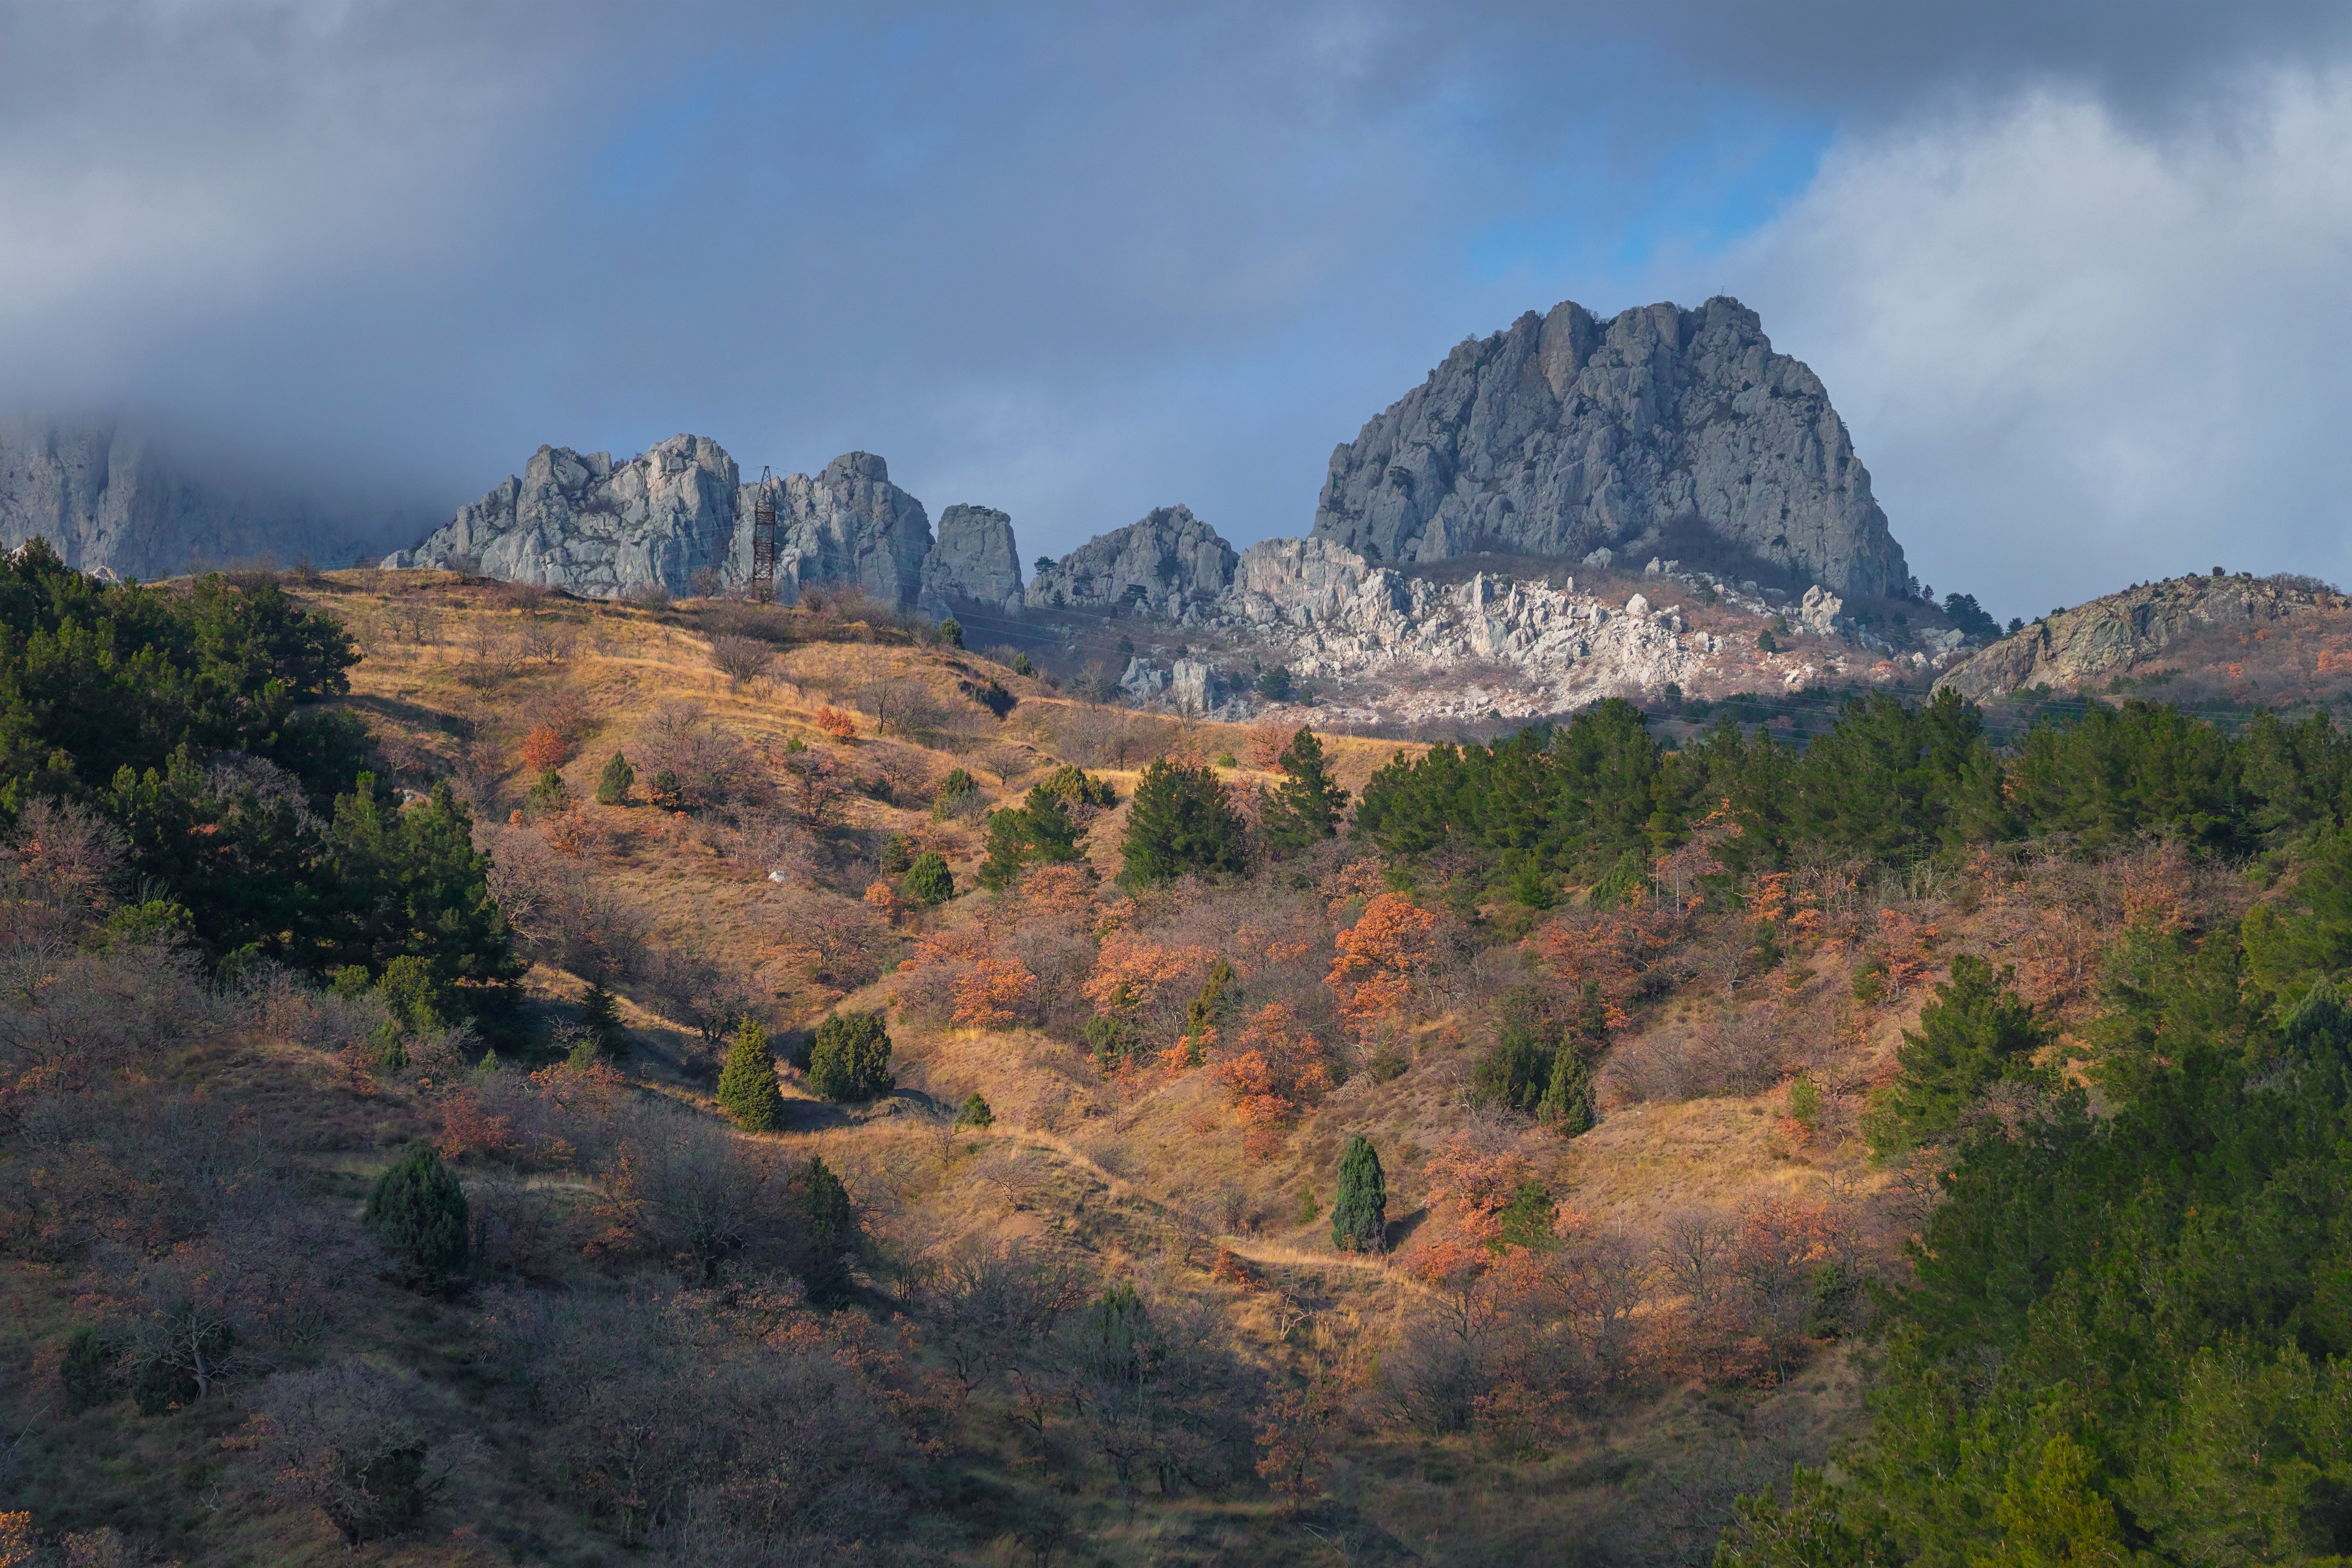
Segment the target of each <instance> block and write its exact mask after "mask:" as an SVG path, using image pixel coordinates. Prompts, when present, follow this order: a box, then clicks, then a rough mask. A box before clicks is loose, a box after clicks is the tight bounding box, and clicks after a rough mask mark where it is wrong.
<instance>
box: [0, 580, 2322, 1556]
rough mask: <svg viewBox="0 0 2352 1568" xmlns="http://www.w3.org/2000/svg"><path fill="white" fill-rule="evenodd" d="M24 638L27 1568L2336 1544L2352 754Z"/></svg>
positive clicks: (234, 600) (206, 639)
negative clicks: (1301, 707)
mask: <svg viewBox="0 0 2352 1568" xmlns="http://www.w3.org/2000/svg"><path fill="white" fill-rule="evenodd" d="M0 637H5V640H0V681H5V692H6V698H5V703H0V714H5V725H6V729H5V734H6V737H7V741H6V745H5V752H0V770H5V793H0V817H5V835H6V837H5V844H6V852H5V856H0V873H5V879H6V887H5V896H0V918H5V929H0V976H4V977H5V987H0V1068H5V1071H0V1279H5V1292H6V1298H7V1302H8V1309H9V1324H10V1327H9V1330H8V1337H7V1339H6V1341H5V1347H0V1406H5V1408H4V1409H0V1414H5V1426H0V1444H5V1452H0V1506H4V1507H5V1509H15V1510H19V1511H17V1512H15V1513H6V1512H5V1511H0V1561H5V1562H33V1561H43V1562H57V1563H77V1564H79V1563H89V1564H100V1563H146V1562H156V1563H161V1562H178V1563H261V1562H268V1563H303V1562H311V1561H317V1562H327V1561H337V1562H349V1561H369V1562H382V1563H394V1562H403V1563H502V1562H530V1563H622V1562H663V1563H719V1564H736V1563H741V1564H765V1563H810V1562H824V1563H832V1562H845V1563H866V1562H871V1563H1013V1562H1022V1563H1102V1562H1108V1563H1138V1564H1140V1563H1223V1562H1243V1561H1246V1562H1253V1563H1286V1562H1297V1563H1323V1562H1328V1561H1331V1560H1332V1559H1333V1556H1334V1554H1335V1553H1336V1554H1337V1555H1338V1556H1339V1557H1341V1558H1343V1559H1345V1560H1348V1561H1389V1562H1414V1561H1417V1562H1426V1563H1488V1562H1522V1561H1552V1560H1559V1561H1569V1562H1575V1563H1628V1564H1631V1563H1706V1562H1709V1561H1713V1560H1716V1559H1717V1553H1718V1552H1720V1553H1721V1560H1722V1561H1725V1562H1728V1563H1776V1564H1779V1563H1790V1564H1795V1563H1867V1562H1912V1561H1917V1562H1924V1563H1953V1564H1962V1563H1969V1564H1973V1563H1979V1562H1985V1563H2045V1562H2046V1563H2054V1562H2065V1561H2114V1562H2118V1563H2120V1562H2125V1561H2147V1562H2152V1563H2223V1562H2243V1561H2257V1560H2259V1561H2320V1560H2324V1559H2326V1558H2327V1557H2328V1556H2329V1555H2330V1554H2331V1553H2336V1552H2342V1551H2346V1550H2352V1548H2347V1546H2346V1545H2345V1544H2344V1540H2343V1538H2342V1535H2341V1532H2342V1531H2343V1530H2344V1529H2345V1526H2344V1524H2343V1523H2342V1521H2343V1520H2345V1519H2346V1518H2352V1515H2347V1513H2346V1512H2345V1510H2344V1508H2343V1504H2342V1496H2341V1494H2342V1492H2343V1489H2344V1487H2345V1485H2346V1484H2347V1480H2352V1468H2347V1467H2352V1454H2347V1453H2346V1452H2345V1451H2344V1449H2343V1447H2342V1445H2343V1442H2344V1441H2345V1438H2344V1436H2343V1434H2344V1433H2346V1432H2347V1430H2352V1405H2347V1404H2346V1394H2345V1390H2344V1387H2343V1386H2342V1384H2343V1381H2344V1380H2343V1379H2342V1378H2341V1377H2340V1376H2339V1374H2338V1372H2337V1370H2336V1363H2335V1362H2334V1361H2332V1360H2331V1359H2330V1358H2331V1357H2333V1356H2336V1355H2340V1354H2343V1353H2345V1352H2347V1349H2352V1346H2347V1344H2344V1343H2339V1341H2341V1340H2343V1339H2344V1337H2345V1333H2346V1332H2347V1330H2346V1326H2345V1325H2346V1322H2352V1319H2345V1317H2344V1313H2343V1312H2342V1311H2341V1310H2339V1307H2340V1303H2338V1302H2336V1300H2335V1296H2334V1294H2333V1293H2334V1292H2336V1291H2337V1289H2338V1287H2339V1285H2340V1283H2341V1281H2340V1279H2339V1278H2338V1277H2339V1276H2341V1275H2343V1274H2344V1272H2345V1265H2344V1259H2343V1257H2342V1254H2343V1251H2344V1243H2343V1239H2342V1235H2341V1231H2342V1226H2343V1224H2344V1223H2345V1221H2344V1218H2343V1215H2342V1213H2341V1212H2340V1211H2342V1209H2343V1206H2344V1205H2343V1204H2342V1203H2341V1201H2340V1200H2339V1196H2338V1190H2339V1189H2340V1188H2342V1187H2343V1185H2344V1182H2343V1180H2342V1172H2343V1170H2344V1169H2345V1168H2346V1167H2345V1162H2344V1157H2343V1155H2342V1153H2341V1149H2342V1147H2343V1144H2342V1140H2343V1139H2344V1137H2345V1136H2346V1133H2347V1131H2352V1128H2347V1125H2346V1123H2345V1117H2346V1114H2347V1109H2346V1108H2347V1104H2352V1070H2347V1055H2346V1052H2347V1045H2352V1015H2347V1008H2346V1005H2345V1004H2344V1003H2343V1002H2342V1000H2341V999H2340V996H2339V988H2340V987H2341V986H2342V985H2343V984H2344V983H2345V981H2346V978H2347V977H2346V975H2345V973H2344V972H2345V970H2346V969H2347V966H2352V837H2347V809H2352V795H2347V784H2348V783H2352V779H2347V757H2352V740H2347V737H2346V736H2345V735H2344V734H2343V733H2342V732H2340V731H2337V730H2336V728H2335V727H2334V726H2333V724H2332V723H2331V722H2330V721H2328V720H2327V719H2326V717H2324V716H2320V715H2316V714H2300V715H2287V714H2280V715H2275V716H2273V715H2268V714H2264V715H2260V716H2257V717H2255V718H2254V719H2253V720H2252V721H2250V722H2248V723H2245V724H2243V725H2242V726H2239V727H2237V728H2234V729H2231V730H2229V731H2223V730H2221V729H2217V728H2214V727H2212V726H2210V725H2209V724H2207V723H2205V722H2203V721H2200V720H2196V719H2193V718H2187V717H2184V716H2182V715H2181V714H2179V712H2177V711H2174V710H2170V709H2167V708H2163V707H2159V706H2151V705H2147V704H2144V703H2138V702H2133V701H2128V700H2123V701H2119V702H2117V703H2116V704H2114V705H2105V704H2100V705H2095V706H2092V707H2090V708H2089V709H2088V710H2086V711H2085V712H2084V714H2083V715H2082V716H2081V717H2079V718H2074V719H2070V720H2066V721H2049V722H2044V723H2042V724H2040V725H2037V726H2036V727H2034V728H2033V729H2032V730H2031V731H2029V732H2027V733H2026V734H2024V735H2023V736H2022V737H2021V738H2020V739H2019V740H2018V741H2017V742H2015V743H2014V744H2013V745H2009V746H2000V745H1996V744H1995V743H1993V741H1992V740H1991V738H1990V735H1989V733H1988V731H1987V730H1986V728H1985V725H1984V723H1983V721H1982V717H1981V715H1979V712H1978V711H1977V710H1975V709H1974V708H1972V707H1970V706H1969V705H1968V704H1967V703H1965V702H1963V701H1961V700H1959V699H1958V698H1957V697H1954V696H1951V695H1948V694H1947V695H1942V696H1939V697H1937V698H1936V699H1935V700H1933V701H1931V702H1927V703H1926V704H1924V705H1920V704H1906V703H1905V702H1903V701H1901V700H1896V699H1895V698H1893V697H1891V696H1884V695H1882V696H1876V697H1868V698H1863V699H1858V700H1855V701H1854V702H1853V703H1851V704H1850V705H1849V706H1847V707H1846V708H1845V709H1844V710H1843V711H1842V712H1841V713H1840V714H1839V715H1838V717H1837V719H1836V721H1835V722H1834V724H1833V725H1831V726H1829V727H1828V728H1827V730H1826V732H1823V733H1820V734H1818V735H1815V736H1814V737H1813V738H1812V739H1811V741H1810V742H1809V743H1807V744H1805V745H1804V746H1802V747H1801V748H1800V747H1797V746H1793V745H1790V744H1789V743H1786V742H1780V741H1776V740H1774V739H1773V738H1772V737H1771V734H1770V732H1769V731H1763V730H1755V729H1749V728H1746V727H1743V726H1742V725H1741V724H1739V723H1738V721H1736V719H1733V718H1728V717H1727V718H1724V719H1722V720H1721V721H1718V722H1717V724H1716V726H1715V727H1714V728H1713V729H1712V730H1710V731H1707V732H1706V733H1705V734H1704V735H1703V736H1699V737H1696V738H1694V739H1692V740H1690V741H1689V742H1686V743H1684V744H1682V745H1680V746H1678V747H1670V746H1668V745H1666V744H1664V742H1661V741H1660V740H1658V739H1657V738H1656V736H1655V735H1654V733H1653V731H1652V729H1651V728H1650V727H1649V726H1648V725H1646V724H1645V722H1644V721H1643V716H1642V714H1641V713H1640V712H1639V711H1638V710H1634V709H1633V708H1631V707H1629V706H1627V705H1625V704H1622V703H1614V702H1612V703H1603V704H1601V705H1599V706H1598V707H1596V708H1593V709H1591V710H1587V711H1585V712H1582V713H1580V714H1578V715H1577V716H1575V717H1574V718H1573V719H1570V720H1569V721H1564V722H1561V723H1559V724H1557V725H1554V726H1550V727H1548V728H1544V729H1539V730H1534V731H1527V732H1525V733H1522V734H1520V735H1518V736H1516V737H1513V738H1510V739H1507V740H1504V741H1500V742H1496V743H1495V744H1493V745H1491V746H1466V745H1464V746H1456V745H1439V746H1434V747H1424V746H1419V745H1398V744H1396V743H1393V742H1374V741H1371V740H1369V739H1363V738H1358V737H1353V736H1348V735H1344V734H1333V733H1318V732H1317V731H1316V730H1315V729H1313V728H1311V727H1308V728H1299V727H1296V726H1284V727H1275V726H1265V727H1262V728H1260V729H1256V730H1249V729H1243V728H1239V727H1234V726H1225V725H1218V724H1213V723H1203V722H1197V721H1193V722H1186V721H1173V720H1167V719H1161V718H1157V717H1152V716H1149V715H1144V714H1139V713H1134V712H1130V711H1128V710H1121V709H1118V708H1112V707H1107V706H1104V705H1101V704H1099V703H1097V702H1094V701H1089V700H1078V699H1076V698H1075V697H1073V696H1072V695H1070V694H1068V693H1066V692H1064V691H1062V690H1060V689H1057V688H1056V686H1055V684H1054V683H1053V681H1052V680H1051V679H1048V678H1046V677H1045V676H1042V675H1040V674H1039V673H1038V672H1036V671H1035V670H1034V668H1033V667H1032V666H1031V664H1030V662H1029V660H1028V659H1027V658H1024V657H1021V656H1019V655H1017V654H1015V653H1013V651H1012V650H1009V649H1007V650H996V652H995V653H993V654H992V653H983V652H980V651H975V650H967V649H965V648H964V647H961V631H960V629H959V628H957V627H955V626H953V625H952V624H951V623H950V624H949V625H945V626H934V625H930V624H927V623H919V622H916V621H913V620H910V619H907V618H905V617H902V616H898V615H897V614H895V613H893V612H890V611H887V610H885V609H883V608H881V607H879V606H877V605H873V604H871V603H870V602H865V601H862V600H860V599H858V598H856V597H854V596H852V597H845V598H843V599H839V600H833V601H828V600H825V599H824V598H823V597H822V596H821V595H809V596H808V598H807V599H806V600H804V602H803V604H802V605H799V606H797V607H795V608H793V609H790V610H786V609H782V608H780V607H777V606H772V605H756V604H751V603H748V602H744V601H740V600H709V601H679V602H672V601H669V600H668V599H667V598H666V597H664V596H661V595H648V596H643V597H640V598H637V599H635V600H631V601H628V602H625V603H619V604H591V603H583V602H581V601H576V600H572V599H569V598H567V597H565V596H563V595H559V594H550V593H547V592H545V591H541V590H530V589H521V588H517V587H514V586H512V585H500V584H487V583H483V582H480V581H478V580H470V581H469V580H464V579H459V578H457V577H455V576H452V575H450V574H435V573H386V574H376V573H351V574H331V575H327V576H320V575H319V574H287V575H285V576H284V577H280V576H278V575H277V574H259V573H252V574H231V575H226V576H215V577H209V578H205V579H203V580H201V581H197V582H193V583H174V584H164V585H161V586H156V587H148V588H134V587H125V586H119V585H107V584H98V583H96V582H94V581H91V580H89V579H86V578H83V577H80V576H79V575H77V574H72V573H70V572H68V571H66V570H65V569H64V568H63V567H62V566H61V565H59V564H58V563H57V562H56V561H55V560H54V559H53V558H51V557H48V556H47V555H46V554H45V553H44V552H41V551H39V550H37V549H33V550H28V551H26V552H22V553H20V555H19V556H18V557H16V559H15V560H14V561H13V562H11V563H9V564H8V566H7V568H6V570H5V579H4V580H0ZM998 655H1001V656H1002V657H998ZM2339 1320H2343V1321H2339ZM1743 1495H1744V1496H1745V1497H1746V1498H1747V1499H1748V1500H1747V1501H1744V1502H1742V1501H1740V1499H1741V1497H1742V1496H1743ZM1727 1531H1729V1533H1728V1534H1727V1533H1726V1532H1727ZM2135 1553H2141V1554H2145V1555H2144V1556H2142V1557H2135V1556H2134V1554H2135Z"/></svg>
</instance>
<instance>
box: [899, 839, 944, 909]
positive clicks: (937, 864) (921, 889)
mask: <svg viewBox="0 0 2352 1568" xmlns="http://www.w3.org/2000/svg"><path fill="white" fill-rule="evenodd" d="M907 896H908V898H910V899H913V900H916V901H917V902H919V903H924V904H944V903H946V902H947V901H948V900H950V899H952V898H954V897H955V873H954V872H952V871H950V869H948V862H947V857H946V856H944V855H941V854H940V852H939V851H938V850H936V849H926V850H924V851H923V852H922V853H921V854H920V855H918V856H916V857H915V859H914V863H913V864H912V865H910V866H908V868H907Z"/></svg>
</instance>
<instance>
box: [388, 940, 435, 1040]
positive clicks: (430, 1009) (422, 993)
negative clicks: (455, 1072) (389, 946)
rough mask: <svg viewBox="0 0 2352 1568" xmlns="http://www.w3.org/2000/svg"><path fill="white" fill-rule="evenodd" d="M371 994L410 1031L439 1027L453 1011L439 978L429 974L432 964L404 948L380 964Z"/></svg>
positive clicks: (416, 1031)
mask: <svg viewBox="0 0 2352 1568" xmlns="http://www.w3.org/2000/svg"><path fill="white" fill-rule="evenodd" d="M375 994H377V995H378V996H380V997H382V998H383V1005H385V1006H386V1007H388V1008H390V1009H391V1011H392V1016H393V1018H394V1020H395V1021H396V1022H397V1023H398V1024H400V1025H402V1026H405V1027H406V1028H407V1029H409V1030H410V1031H411V1032H413V1033H419V1034H421V1033H423V1032H424V1031H425V1030H426V1029H437V1028H439V1027H440V1026H441V1022H442V1020H443V1019H444V1018H445V1017H446V1016H449V1014H450V1013H451V1012H453V1011H454V1009H453V1008H452V1007H451V1006H450V1005H449V998H448V997H447V995H446V994H445V992H444V988H443V986H442V985H441V984H440V982H439V981H437V980H436V979H435V978H434V977H433V966H432V965H431V964H429V963H425V960H423V959H422V958H419V957H417V956H416V955H415V953H413V952H404V953H402V954H401V955H400V956H399V957H398V958H395V959H394V960H393V961H392V962H391V963H387V964H385V965H384V966H383V976H382V978H380V979H378V980H377V981H376V983H375Z"/></svg>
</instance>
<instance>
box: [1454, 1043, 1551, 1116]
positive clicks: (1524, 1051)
mask: <svg viewBox="0 0 2352 1568" xmlns="http://www.w3.org/2000/svg"><path fill="white" fill-rule="evenodd" d="M1558 1056H1559V1046H1558V1043H1557V1041H1556V1040H1553V1039H1547V1038H1546V1037H1544V1036H1543V1035H1541V1034H1539V1033H1538V1032H1536V1031H1534V1030H1531V1029H1525V1028H1507V1029H1505V1030H1504V1031H1503V1032H1502V1034H1501V1035H1500V1037H1497V1038H1496V1041H1495V1045H1494V1048H1493V1049H1491V1050H1489V1051H1488V1052H1487V1053H1486V1055H1485V1056H1484V1057H1482V1058H1479V1061H1478V1065H1477V1066H1476V1068H1474V1069H1472V1071H1471V1075H1470V1098H1471V1099H1472V1100H1475V1101H1477V1102H1478V1103H1480V1104H1482V1105H1500V1106H1503V1107H1506V1108H1507V1109H1509V1110H1516V1111H1518V1112H1520V1113H1521V1114H1522V1115H1532V1114H1533V1113H1534V1112H1535V1110H1536V1108H1537V1106H1538V1104H1539V1103H1540V1102H1541V1101H1542V1100H1543V1098H1544V1091H1545V1090H1546V1089H1548V1088H1549V1086H1550V1084H1551V1080H1552V1069H1553V1067H1554V1066H1555V1065H1556V1058H1558Z"/></svg>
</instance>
